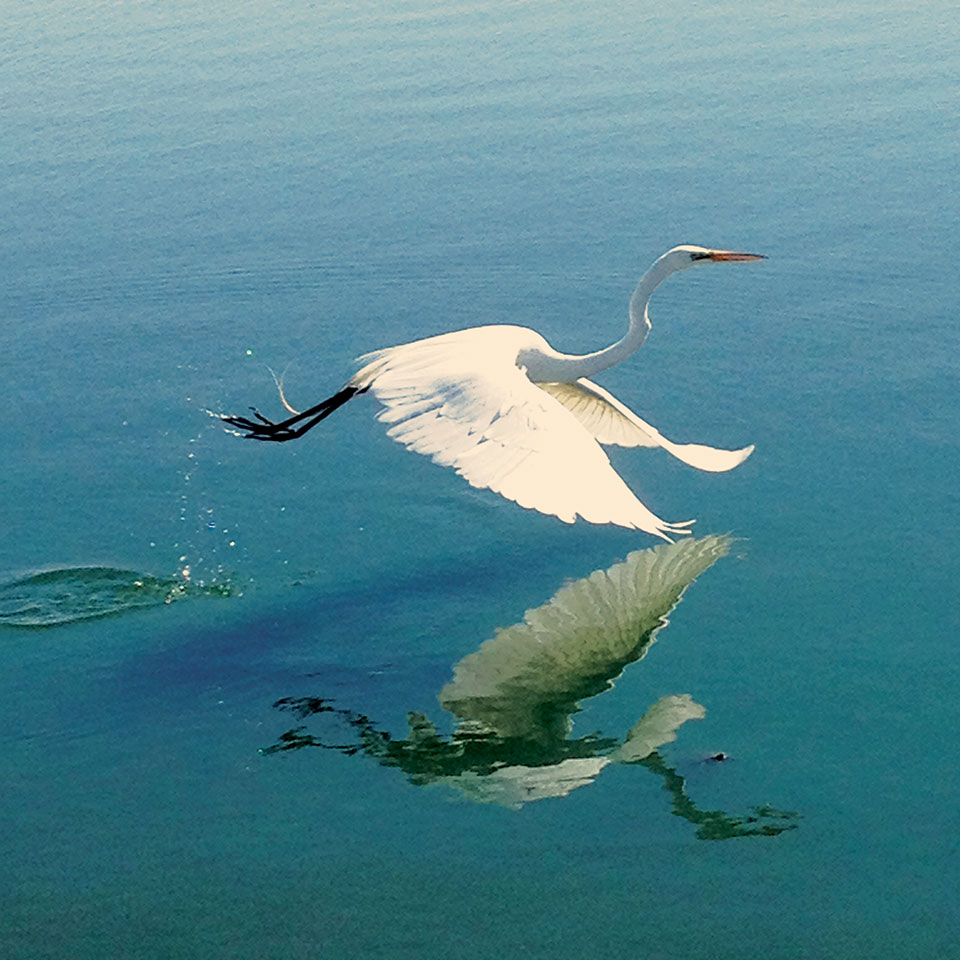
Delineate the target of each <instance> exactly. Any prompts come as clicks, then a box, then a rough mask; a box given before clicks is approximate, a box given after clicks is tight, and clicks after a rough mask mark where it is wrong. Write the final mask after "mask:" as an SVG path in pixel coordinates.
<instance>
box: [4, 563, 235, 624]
mask: <svg viewBox="0 0 960 960" xmlns="http://www.w3.org/2000/svg"><path fill="white" fill-rule="evenodd" d="M234 592H235V591H234V590H233V588H232V586H231V584H230V582H229V581H224V582H220V583H199V582H197V583H194V582H192V581H191V580H190V579H189V577H187V576H184V575H183V574H179V575H177V576H170V577H155V576H153V575H152V574H143V573H137V572H136V571H133V570H120V569H117V568H115V567H60V568H57V569H53V570H44V571H42V572H40V573H34V574H31V575H30V576H26V577H19V578H17V579H16V580H10V581H7V582H6V583H0V626H10V627H53V626H60V625H62V624H66V623H75V622H76V621H78V620H91V619H95V618H97V617H109V616H113V615H114V614H118V613H124V612H126V611H128V610H139V609H142V608H144V607H155V606H160V605H163V604H169V603H172V602H173V601H174V600H180V599H183V598H186V597H198V596H207V597H211V596H212V597H229V596H233V595H234Z"/></svg>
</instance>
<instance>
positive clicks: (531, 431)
mask: <svg viewBox="0 0 960 960" xmlns="http://www.w3.org/2000/svg"><path fill="white" fill-rule="evenodd" d="M763 259H764V257H762V256H760V255H759V254H754V253H736V252H734V251H732V250H712V249H708V248H706V247H698V246H692V245H682V246H678V247H674V248H673V249H672V250H668V251H667V252H666V253H665V254H663V256H661V257H660V258H659V259H657V260H656V261H655V262H654V263H653V265H652V266H651V267H650V269H649V270H647V272H646V273H645V274H644V275H643V276H642V277H641V278H640V282H639V283H638V284H637V288H636V290H634V292H633V296H632V297H631V299H630V325H629V328H628V330H627V332H626V334H625V335H624V336H623V337H622V338H621V339H620V340H618V341H617V342H616V343H614V344H611V345H610V346H609V347H606V348H605V349H603V350H598V351H596V352H594V353H588V354H583V355H573V354H565V353H560V352H558V351H557V350H554V349H553V348H552V347H551V346H550V344H549V343H547V341H546V340H545V339H544V338H543V337H542V336H541V335H540V334H539V333H537V332H536V331H535V330H531V329H530V328H529V327H520V326H514V325H507V324H497V325H491V326H483V327H471V328H470V329H467V330H458V331H455V332H453V333H444V334H440V335H439V336H435V337H428V338H426V339H424V340H416V341H414V342H413V343H405V344H401V345H399V346H395V347H387V348H386V349H384V350H375V351H374V352H373V353H368V354H365V355H364V356H362V357H360V358H359V359H358V362H359V363H361V364H362V366H361V367H360V369H359V370H357V372H356V373H355V374H354V375H353V376H352V377H351V378H350V379H349V380H348V381H347V383H346V384H345V385H344V387H343V388H342V389H341V390H339V391H338V392H337V393H335V394H334V395H333V396H332V397H329V398H328V399H326V400H323V401H321V402H320V403H318V404H316V405H315V406H312V407H310V408H309V409H307V410H304V411H303V412H301V413H297V412H295V413H294V415H293V416H291V417H288V418H287V419H286V420H281V421H280V422H274V421H272V420H269V419H267V418H266V417H264V416H263V415H262V414H260V413H259V411H257V410H256V409H255V408H251V409H253V415H254V417H255V418H256V419H253V420H251V419H249V418H248V417H236V416H227V415H223V416H222V419H223V420H224V421H225V422H226V423H228V424H230V425H231V426H232V427H237V428H239V429H241V430H243V431H245V433H244V434H243V436H246V437H247V438H250V439H254V440H273V441H277V442H283V441H287V440H295V439H297V438H298V437H302V436H303V435H304V434H305V433H306V432H307V431H308V430H311V429H313V427H315V426H316V425H317V424H318V423H320V421H321V420H323V419H325V418H326V417H328V416H329V415H330V414H331V413H333V411H334V410H336V409H337V408H339V407H342V406H343V405H344V404H345V403H346V402H347V401H348V400H350V399H351V398H353V397H355V396H357V395H358V394H361V393H366V392H367V391H368V390H369V391H371V392H372V393H373V395H374V396H375V397H376V398H377V399H378V400H379V401H380V403H381V404H382V405H383V408H384V409H383V410H382V411H381V412H380V414H379V416H378V419H379V420H380V421H382V422H383V423H386V424H389V429H388V430H387V435H388V436H390V437H391V438H393V439H394V440H396V441H397V442H399V443H402V444H403V445H404V446H405V447H407V448H408V449H409V450H414V451H416V452H417V453H422V454H424V455H426V456H429V457H430V458H431V459H432V460H433V461H434V462H435V463H439V464H441V465H442V466H447V467H453V469H454V470H456V472H457V473H458V474H459V475H460V476H461V477H463V478H464V479H465V480H466V481H467V482H468V483H469V484H471V486H474V487H478V488H480V489H489V490H492V491H494V492H495V493H499V494H501V495H502V496H504V497H506V498H507V499H508V500H513V501H515V502H516V503H518V504H520V506H522V507H527V508H531V509H534V510H539V511H540V512H541V513H544V514H548V515H553V516H556V517H559V518H560V519H561V520H563V521H565V522H566V523H573V522H574V520H576V518H577V517H578V516H579V517H581V518H583V519H584V520H586V521H588V522H590V523H612V524H616V525H618V526H621V527H628V528H630V529H635V530H643V531H645V532H646V533H649V534H652V535H654V536H657V537H662V538H663V539H664V540H668V541H669V540H671V537H672V536H676V535H679V534H687V533H689V532H690V531H689V529H688V528H689V527H690V526H691V525H692V524H693V522H694V521H693V520H688V521H685V522H683V523H668V522H667V521H665V520H661V519H660V517H658V516H656V514H654V513H653V512H651V511H650V510H648V509H647V508H646V507H645V506H644V505H643V504H642V503H641V502H640V500H639V499H637V497H636V496H635V495H634V494H633V492H632V491H631V490H630V488H629V487H628V486H627V485H626V483H624V481H623V480H622V479H621V477H620V475H619V474H618V473H617V472H616V471H615V470H614V469H613V467H612V466H611V464H610V461H609V459H608V458H607V455H606V454H605V453H604V451H603V448H602V446H601V445H616V446H622V447H662V448H663V449H664V450H666V451H667V452H668V453H670V454H672V455H673V456H674V457H676V458H677V459H679V460H681V461H683V462H684V463H686V464H689V465H690V466H692V467H696V468H697V469H699V470H708V471H711V472H717V473H719V472H724V471H727V470H732V469H733V468H734V467H736V466H737V465H738V464H740V463H742V462H743V461H744V460H746V458H747V457H748V456H750V454H751V453H752V452H753V446H752V445H751V446H747V447H742V448H740V449H738V450H721V449H716V448H714V447H708V446H705V445H703V444H698V443H682V444H680V443H674V442H672V441H670V440H668V439H667V438H666V437H664V436H663V434H661V433H660V432H659V431H658V430H657V429H655V428H654V427H653V426H651V425H650V424H649V423H647V422H646V421H645V420H642V419H640V417H638V416H637V415H636V414H635V413H634V412H633V411H632V410H630V409H629V408H628V407H626V406H625V405H624V404H623V403H621V402H620V401H619V400H618V399H617V398H616V397H614V396H613V395H612V394H610V393H609V392H608V391H606V390H604V389H603V388H602V387H600V386H598V385H597V384H596V383H593V382H592V380H590V379H588V378H590V377H592V376H594V375H595V374H597V373H599V372H600V371H601V370H606V369H607V368H608V367H612V366H613V365H614V364H617V363H620V362H621V361H622V360H625V359H626V358H627V357H629V356H630V355H631V354H632V353H633V352H634V351H635V350H637V349H638V348H639V347H640V346H641V344H642V343H643V342H644V340H645V339H646V337H647V334H648V333H649V331H650V328H651V324H650V319H649V316H648V314H647V307H648V304H649V302H650V297H651V295H652V294H653V292H654V290H656V288H657V287H659V286H660V284H661V283H663V281H664V280H666V279H667V277H669V276H671V275H672V274H674V273H677V272H679V271H680V270H686V269H688V268H690V267H696V266H701V265H703V264H709V263H728V262H736V261H746V260H763ZM281 399H282V400H283V401H284V404H285V405H286V406H288V407H289V405H288V404H286V401H285V399H284V398H283V395H282V391H281ZM290 409H291V410H292V408H290Z"/></svg>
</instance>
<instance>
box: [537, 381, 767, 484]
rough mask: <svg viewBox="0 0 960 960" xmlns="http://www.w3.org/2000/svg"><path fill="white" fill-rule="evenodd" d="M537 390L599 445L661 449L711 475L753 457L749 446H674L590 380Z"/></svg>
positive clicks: (678, 444)
mask: <svg viewBox="0 0 960 960" xmlns="http://www.w3.org/2000/svg"><path fill="white" fill-rule="evenodd" d="M537 386H538V387H540V389H541V390H544V391H546V392H547V393H549V394H550V396H551V397H553V398H554V399H556V400H558V401H559V402H560V403H562V404H563V405H564V406H565V407H566V408H567V409H568V410H569V411H570V412H571V413H572V414H573V415H574V416H575V417H576V418H577V420H578V421H579V422H580V424H581V425H582V426H583V428H584V429H585V430H587V432H589V433H590V434H591V435H592V436H593V437H596V439H597V442H598V443H606V444H616V445H617V446H621V447H663V449H664V450H666V451H667V452H668V453H671V454H673V456H675V457H676V458H677V459H678V460H682V461H683V462H684V463H687V464H689V465H690V466H691V467H696V468H697V469H698V470H709V471H710V472H712V473H723V472H724V471H726V470H732V469H733V468H734V467H735V466H737V465H738V464H741V463H743V461H744V460H746V459H747V457H749V456H750V454H751V453H753V445H752V444H751V445H750V446H749V447H743V448H742V449H740V450H718V449H717V448H715V447H708V446H705V445H704V444H702V443H673V442H672V441H671V440H668V439H667V438H666V437H665V436H664V435H663V434H662V433H660V431H659V430H657V429H656V427H652V426H651V425H650V424H649V423H647V422H646V421H645V420H641V419H640V417H638V416H637V415H636V414H635V413H634V412H633V411H632V410H631V409H630V408H629V407H627V406H626V405H625V404H622V403H621V402H620V401H619V400H618V399H617V398H616V397H615V396H614V395H613V394H612V393H609V392H608V391H607V390H604V389H603V387H599V386H597V384H595V383H593V382H591V381H590V380H585V379H581V380H578V381H577V382H576V383H539V384H537Z"/></svg>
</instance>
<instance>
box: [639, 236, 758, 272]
mask: <svg viewBox="0 0 960 960" xmlns="http://www.w3.org/2000/svg"><path fill="white" fill-rule="evenodd" d="M765 259H766V257H764V256H762V255H761V254H759V253H737V252H736V251H734V250H713V249H710V248H709V247H696V246H694V245H693V244H689V243H685V244H681V245H680V246H679V247H674V248H673V249H672V250H668V251H667V252H666V253H665V254H664V255H663V256H662V257H661V258H660V259H659V261H657V262H658V264H660V266H661V268H662V269H663V270H664V271H665V272H666V273H674V272H675V271H677V270H686V269H688V268H689V267H697V266H700V265H701V264H704V263H733V262H740V261H745V260H765Z"/></svg>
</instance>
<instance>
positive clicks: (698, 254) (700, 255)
mask: <svg viewBox="0 0 960 960" xmlns="http://www.w3.org/2000/svg"><path fill="white" fill-rule="evenodd" d="M690 259H691V260H709V259H710V254H709V253H707V252H706V251H701V250H697V251H695V252H694V253H691V254H690Z"/></svg>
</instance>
